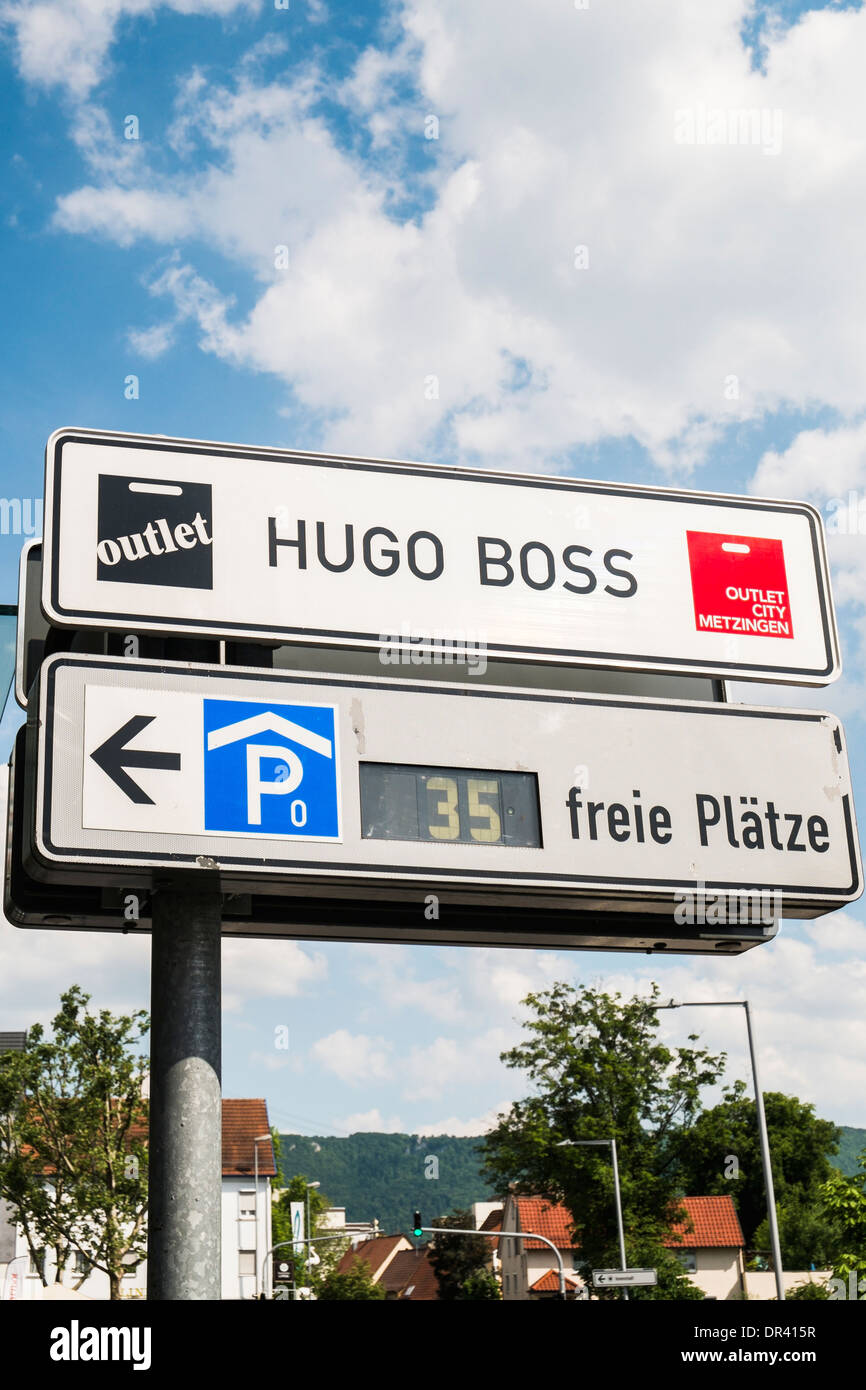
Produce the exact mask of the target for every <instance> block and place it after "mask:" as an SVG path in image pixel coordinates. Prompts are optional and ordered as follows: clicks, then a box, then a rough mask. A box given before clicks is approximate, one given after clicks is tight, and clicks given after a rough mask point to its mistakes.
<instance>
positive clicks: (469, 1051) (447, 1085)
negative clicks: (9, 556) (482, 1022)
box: [400, 1028, 512, 1100]
mask: <svg viewBox="0 0 866 1390" xmlns="http://www.w3.org/2000/svg"><path fill="white" fill-rule="evenodd" d="M511 1042H512V1035H511V1033H510V1032H509V1031H507V1030H506V1029H504V1028H489V1029H487V1031H486V1032H484V1033H481V1034H478V1035H476V1036H475V1037H468V1038H467V1037H460V1038H445V1037H439V1038H435V1039H434V1040H433V1042H432V1043H428V1044H427V1045H426V1046H418V1047H413V1048H411V1049H410V1051H409V1054H408V1056H407V1057H406V1058H405V1059H403V1061H402V1063H401V1065H400V1077H401V1081H402V1084H403V1095H404V1097H405V1098H406V1099H407V1100H408V1099H411V1100H435V1099H436V1098H438V1097H439V1096H442V1095H445V1094H447V1093H451V1092H453V1091H454V1090H455V1089H456V1088H457V1087H458V1086H479V1085H480V1086H485V1085H488V1084H489V1083H490V1082H491V1081H492V1080H493V1079H497V1080H498V1081H499V1084H501V1077H502V1072H503V1064H502V1062H500V1060H499V1054H500V1053H501V1052H502V1051H503V1050H504V1048H506V1047H508V1046H509V1044H510V1043H511Z"/></svg>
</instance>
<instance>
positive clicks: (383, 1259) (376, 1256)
mask: <svg viewBox="0 0 866 1390" xmlns="http://www.w3.org/2000/svg"><path fill="white" fill-rule="evenodd" d="M405 1240H406V1237H405V1236H376V1237H375V1238H374V1239H373V1240H362V1241H361V1244H360V1245H358V1246H356V1247H355V1249H354V1250H347V1251H346V1253H345V1255H344V1256H343V1258H342V1259H341V1260H340V1263H339V1264H338V1266H337V1270H338V1272H339V1273H340V1274H348V1272H349V1270H350V1269H351V1268H352V1266H353V1264H354V1263H355V1261H356V1260H359V1259H360V1260H363V1261H364V1263H365V1264H366V1265H368V1266H369V1269H370V1273H371V1274H372V1276H373V1280H374V1282H375V1283H378V1279H377V1277H376V1276H377V1275H378V1274H379V1271H380V1270H381V1268H382V1266H383V1265H384V1264H386V1263H387V1261H388V1260H389V1259H390V1258H391V1256H392V1255H393V1254H394V1252H395V1251H396V1250H397V1249H398V1248H399V1245H400V1242H401V1241H404V1242H405Z"/></svg>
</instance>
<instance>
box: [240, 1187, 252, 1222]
mask: <svg viewBox="0 0 866 1390" xmlns="http://www.w3.org/2000/svg"><path fill="white" fill-rule="evenodd" d="M238 1214H239V1216H240V1218H241V1220H242V1221H254V1220H255V1218H256V1194H255V1190H246V1191H243V1192H239V1193H238Z"/></svg>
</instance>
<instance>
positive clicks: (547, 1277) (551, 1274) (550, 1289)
mask: <svg viewBox="0 0 866 1390" xmlns="http://www.w3.org/2000/svg"><path fill="white" fill-rule="evenodd" d="M537 1244H538V1241H536V1245H537ZM565 1287H566V1288H567V1289H576V1288H577V1283H576V1281H575V1280H574V1279H569V1277H568V1275H567V1274H566V1276H565ZM529 1291H530V1293H559V1270H558V1269H549V1270H548V1271H547V1273H546V1274H542V1276H541V1278H540V1279H536V1281H535V1283H534V1284H530V1286H529Z"/></svg>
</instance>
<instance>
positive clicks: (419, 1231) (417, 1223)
mask: <svg viewBox="0 0 866 1390" xmlns="http://www.w3.org/2000/svg"><path fill="white" fill-rule="evenodd" d="M413 1234H414V1235H416V1236H423V1234H424V1232H423V1231H422V1229H421V1213H420V1211H416V1213H415V1229H414V1232H413Z"/></svg>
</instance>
